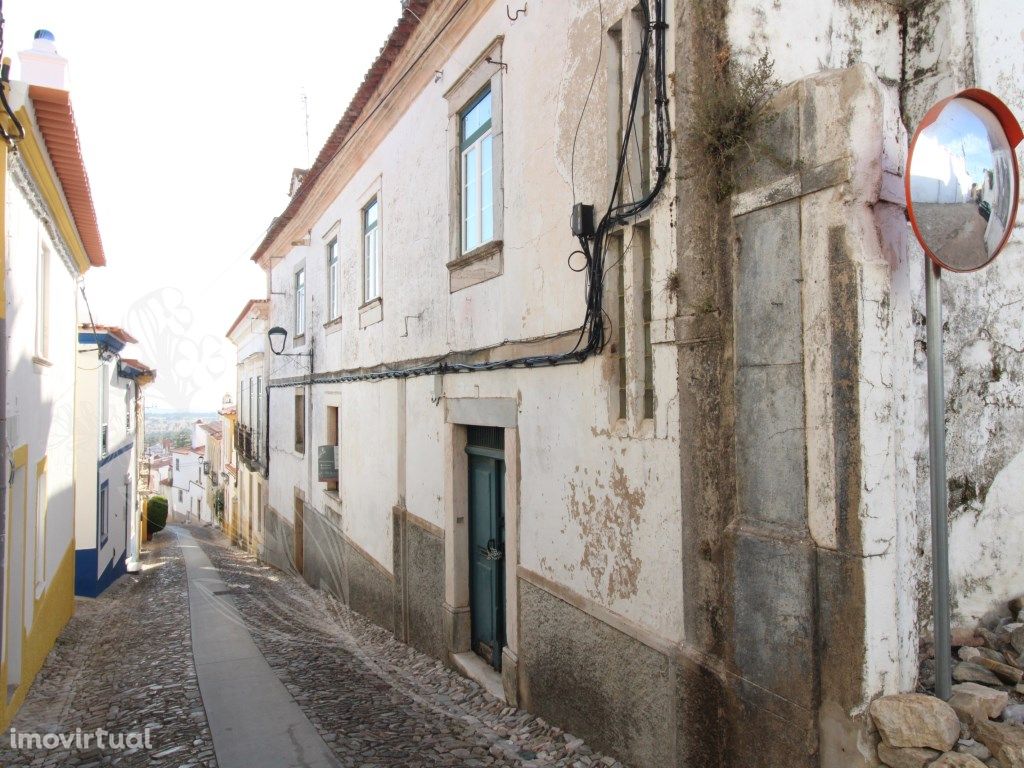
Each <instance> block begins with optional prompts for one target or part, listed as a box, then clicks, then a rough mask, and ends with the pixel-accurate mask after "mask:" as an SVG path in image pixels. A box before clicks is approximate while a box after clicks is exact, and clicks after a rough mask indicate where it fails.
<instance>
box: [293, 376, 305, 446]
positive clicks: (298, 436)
mask: <svg viewBox="0 0 1024 768" xmlns="http://www.w3.org/2000/svg"><path fill="white" fill-rule="evenodd" d="M295 452H296V453H305V452H306V393H305V392H303V391H302V390H301V389H298V390H296V391H295Z"/></svg>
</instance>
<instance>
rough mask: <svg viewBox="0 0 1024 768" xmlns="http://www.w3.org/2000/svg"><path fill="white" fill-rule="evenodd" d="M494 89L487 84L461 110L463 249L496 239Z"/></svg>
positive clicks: (465, 250) (469, 249)
mask: <svg viewBox="0 0 1024 768" xmlns="http://www.w3.org/2000/svg"><path fill="white" fill-rule="evenodd" d="M493 141H494V139H493V136H492V134H491V89H490V86H488V87H487V88H486V89H484V91H483V92H481V93H480V94H478V95H477V96H476V97H475V98H474V99H473V101H471V102H470V103H469V104H468V105H467V106H466V108H465V109H464V110H463V111H462V114H461V116H460V118H459V148H460V150H461V153H462V189H461V197H462V252H463V253H466V252H467V251H472V250H473V249H474V248H477V247H479V246H481V245H483V244H484V243H488V242H490V241H491V240H493V239H494V173H493V166H494V150H493Z"/></svg>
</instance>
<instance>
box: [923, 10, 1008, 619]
mask: <svg viewBox="0 0 1024 768" xmlns="http://www.w3.org/2000/svg"><path fill="white" fill-rule="evenodd" d="M1022 43H1024V6H1021V5H1020V4H1019V3H991V2H984V1H983V0H974V1H973V2H972V1H971V0H940V1H938V2H933V3H929V4H927V5H925V6H924V7H923V8H922V9H921V10H920V11H918V12H916V13H913V14H911V15H910V18H909V24H908V58H907V67H908V75H909V77H908V81H907V87H906V91H905V96H904V105H905V107H904V109H905V114H906V116H907V119H908V120H909V121H910V122H912V123H916V121H917V120H919V119H920V118H921V116H922V115H923V114H924V112H925V111H926V110H927V108H928V106H930V104H931V103H932V102H933V101H935V100H936V99H938V98H941V97H943V96H946V95H948V94H950V93H953V92H955V91H957V90H959V89H962V88H967V87H979V88H984V89H986V90H990V91H992V92H993V93H995V94H996V95H997V96H999V97H1000V98H1001V99H1003V100H1004V101H1005V102H1006V103H1007V105H1008V106H1009V107H1010V108H1011V110H1013V112H1014V113H1015V115H1016V116H1017V119H1018V120H1022V119H1024V85H1022V83H1024V53H1022V50H1024V49H1022ZM1019 156H1020V153H1019V152H1018V157H1019ZM911 249H912V253H913V259H914V260H915V261H917V260H919V259H920V258H922V256H921V254H920V251H919V249H918V247H917V245H916V242H913V243H911ZM922 282H923V278H922V280H921V281H919V282H918V283H917V284H916V285H915V286H914V291H913V303H914V312H915V318H916V327H917V339H916V340H917V351H916V355H915V371H914V380H913V381H914V386H915V389H916V391H917V392H918V393H919V396H920V397H922V398H923V397H924V392H925V389H924V388H925V354H924V346H923V345H924V290H923V285H922ZM943 309H944V313H945V315H944V328H945V350H944V351H945V372H946V414H947V416H946V418H947V421H946V427H947V451H948V457H947V464H948V481H949V497H950V498H949V500H950V570H951V573H950V577H951V581H952V589H953V601H954V603H953V609H954V610H953V615H954V622H956V623H962V624H965V625H973V624H974V623H976V622H977V621H978V620H980V619H981V618H982V617H983V616H984V615H985V614H986V613H988V612H989V611H992V610H996V609H998V610H1003V606H1004V605H1005V602H1006V601H1007V599H1009V598H1011V597H1015V596H1017V595H1019V594H1021V593H1024V579H1022V569H1021V558H1020V551H1021V544H1022V538H1024V522H1022V521H1024V496H1021V495H1020V494H1016V495H1015V494H1013V493H1012V491H1011V489H1012V488H1013V486H1014V484H1015V483H1017V482H1018V477H1019V470H1018V469H1017V468H1018V467H1019V465H1020V464H1019V457H1020V455H1021V452H1022V450H1024V410H1022V407H1021V406H1022V405H1024V331H1022V326H1024V320H1022V318H1024V224H1022V219H1021V218H1020V215H1019V214H1018V220H1017V224H1016V226H1015V228H1014V233H1013V235H1012V238H1011V240H1010V242H1009V243H1008V245H1007V247H1006V249H1005V250H1004V252H1003V254H1002V255H1001V256H1000V257H999V258H998V259H997V260H996V261H995V262H994V263H993V264H992V265H990V266H989V267H987V268H986V269H984V270H982V271H980V272H976V273H973V274H968V275H957V274H951V273H947V274H946V275H945V276H944V280H943ZM925 428H926V422H925V421H924V414H923V413H922V414H920V417H919V419H918V423H917V424H916V430H915V433H916V440H915V459H916V477H917V488H918V493H917V504H916V515H917V518H918V520H919V521H921V526H920V531H919V537H918V547H919V551H920V552H921V554H922V556H921V558H920V560H919V561H918V564H917V565H918V567H917V569H916V573H915V576H916V577H917V579H918V580H919V581H920V582H923V583H924V584H927V583H928V574H929V571H928V569H929V567H930V565H929V564H930V543H929V542H930V532H929V529H928V527H927V520H928V512H929V498H928V485H927V483H928V467H927V458H928V453H927V435H926V433H925V432H924V430H925ZM1015 472H1017V473H1018V475H1017V476H1015ZM919 591H920V594H921V598H922V599H921V601H920V606H919V615H920V623H921V625H922V628H927V626H928V622H929V617H930V610H931V596H930V593H929V592H928V590H927V588H924V589H921V590H919Z"/></svg>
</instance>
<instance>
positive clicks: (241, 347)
mask: <svg viewBox="0 0 1024 768" xmlns="http://www.w3.org/2000/svg"><path fill="white" fill-rule="evenodd" d="M268 308H269V302H268V301H267V300H265V299H253V300H252V301H249V302H248V303H247V304H246V305H245V307H243V308H242V311H241V313H239V315H238V318H237V319H236V320H235V322H234V323H233V324H232V326H231V328H229V329H228V332H227V337H228V338H229V339H230V340H231V342H232V343H233V344H234V345H235V348H236V350H237V365H238V403H237V405H236V407H235V413H234V416H235V418H234V428H235V432H234V448H235V461H236V462H237V463H236V471H237V492H236V502H237V503H236V506H235V507H234V509H233V515H232V518H231V521H230V523H229V534H230V536H231V538H232V540H233V541H234V542H235V543H236V544H238V545H239V546H241V547H243V548H244V549H246V550H249V551H251V552H258V551H260V542H261V541H262V537H263V509H264V507H265V504H266V493H267V490H266V489H267V449H266V445H267V443H266V440H267V420H266V414H267V400H266V397H267V395H266V382H267V373H268V371H267V367H266V366H267V359H266V355H265V352H264V349H265V346H266V342H267V338H266V331H267V322H266V321H267V312H268ZM275 564H277V565H279V566H281V567H284V566H285V563H284V562H283V561H281V560H277V561H276V562H275Z"/></svg>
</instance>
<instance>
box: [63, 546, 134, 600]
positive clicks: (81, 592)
mask: <svg viewBox="0 0 1024 768" xmlns="http://www.w3.org/2000/svg"><path fill="white" fill-rule="evenodd" d="M127 570H128V568H127V564H126V562H125V553H124V552H122V553H121V556H120V557H118V558H117V559H116V560H112V561H111V562H109V563H107V567H106V568H104V569H103V573H101V574H100V575H99V576H97V575H96V571H97V555H96V550H95V549H76V550H75V594H76V595H78V596H80V597H97V596H98V595H99V594H100V593H101V592H103V590H105V589H106V588H107V587H109V586H110V585H111V584H113V583H114V582H115V581H117V580H118V579H119V578H120V577H121V576H122V575H123V574H125V573H126V572H127Z"/></svg>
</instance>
